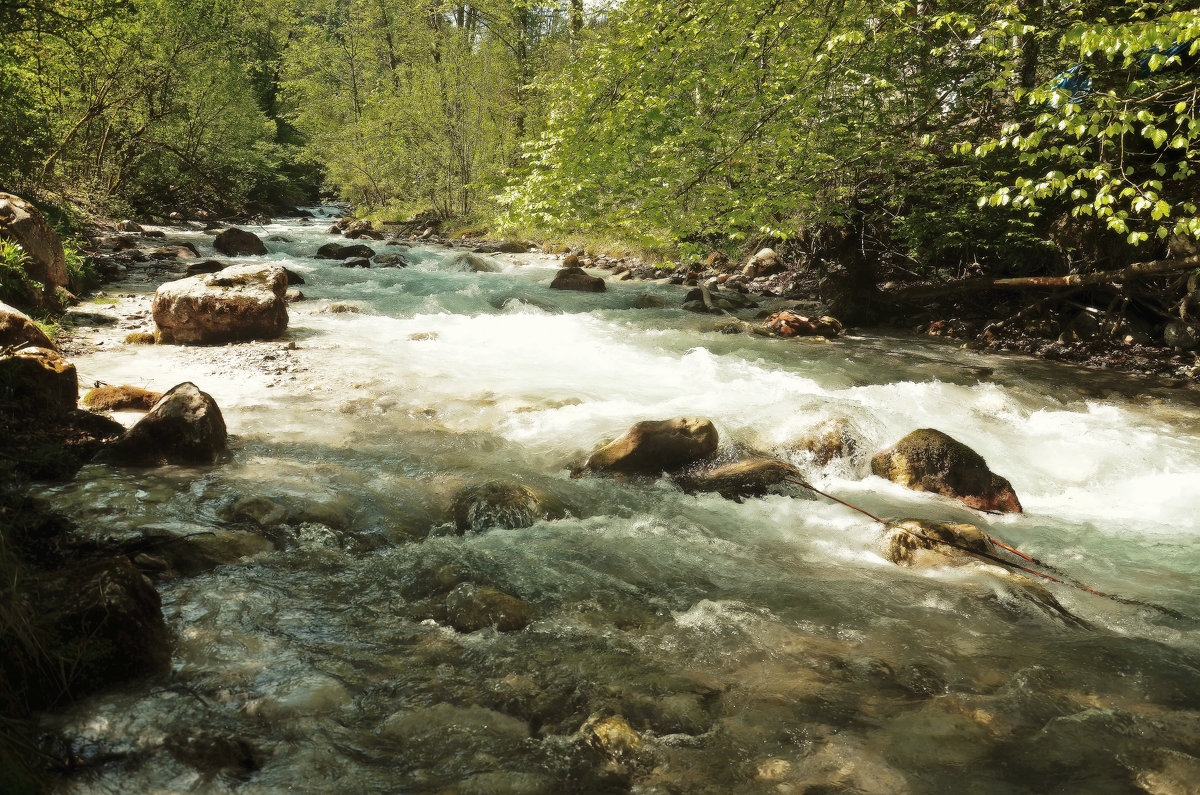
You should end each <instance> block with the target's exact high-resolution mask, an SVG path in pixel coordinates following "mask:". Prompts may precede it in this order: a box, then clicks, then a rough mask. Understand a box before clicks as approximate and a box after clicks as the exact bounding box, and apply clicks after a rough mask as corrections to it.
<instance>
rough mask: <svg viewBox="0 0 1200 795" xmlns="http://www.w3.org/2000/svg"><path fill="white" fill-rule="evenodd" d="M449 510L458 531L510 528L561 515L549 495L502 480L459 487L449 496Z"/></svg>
mask: <svg viewBox="0 0 1200 795" xmlns="http://www.w3.org/2000/svg"><path fill="white" fill-rule="evenodd" d="M450 510H451V513H452V514H453V516H454V525H455V527H456V528H457V529H458V532H460V533H481V532H483V531H485V530H491V529H493V528H507V529H510V530H513V529H517V528H521V527H529V526H531V525H533V524H535V523H537V522H538V521H540V520H542V519H553V518H561V517H562V515H563V510H562V507H561V506H560V505H558V504H557V502H556V501H555V500H554V499H553V498H552V497H550V496H549V495H547V494H544V493H542V492H539V491H535V490H533V489H531V488H529V487H528V486H524V485H522V484H520V483H514V482H512V481H505V480H492V481H488V482H486V483H481V484H477V485H471V486H466V487H465V488H462V489H459V490H458V491H457V492H455V494H454V496H453V497H452V498H451V505H450Z"/></svg>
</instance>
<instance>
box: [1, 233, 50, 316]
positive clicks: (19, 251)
mask: <svg viewBox="0 0 1200 795" xmlns="http://www.w3.org/2000/svg"><path fill="white" fill-rule="evenodd" d="M28 261H29V255H28V254H26V253H25V249H23V248H21V244H20V243H14V242H13V241H11V240H0V301H3V302H4V303H17V304H29V303H33V302H34V298H35V296H36V295H37V294H38V293H39V292H41V291H42V289H43V285H42V283H41V282H39V281H36V280H35V279H33V278H31V277H30V276H29V274H28V273H27V272H26V270H25V265H26V263H28Z"/></svg>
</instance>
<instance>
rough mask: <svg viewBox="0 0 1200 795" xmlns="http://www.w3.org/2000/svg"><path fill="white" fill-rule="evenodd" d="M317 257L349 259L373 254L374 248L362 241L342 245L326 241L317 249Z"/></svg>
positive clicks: (368, 256)
mask: <svg viewBox="0 0 1200 795" xmlns="http://www.w3.org/2000/svg"><path fill="white" fill-rule="evenodd" d="M316 256H317V259H350V258H351V257H366V258H367V259H370V258H371V257H373V256H375V249H373V248H371V247H370V246H368V245H366V244H364V243H358V244H356V245H353V246H343V245H342V244H341V243H326V244H325V245H323V246H321V247H320V248H319V249H317V255H316Z"/></svg>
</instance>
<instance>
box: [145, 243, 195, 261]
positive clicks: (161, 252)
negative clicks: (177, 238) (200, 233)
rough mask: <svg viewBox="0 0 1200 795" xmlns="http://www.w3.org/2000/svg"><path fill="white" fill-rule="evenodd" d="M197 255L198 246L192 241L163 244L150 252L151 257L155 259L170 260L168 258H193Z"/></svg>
mask: <svg viewBox="0 0 1200 795" xmlns="http://www.w3.org/2000/svg"><path fill="white" fill-rule="evenodd" d="M196 256H198V255H197V254H196V247H195V246H193V245H192V244H191V243H182V244H180V245H178V246H163V247H162V248H156V249H154V250H153V251H151V252H150V259H153V260H159V261H162V260H168V259H193V258H195V257H196Z"/></svg>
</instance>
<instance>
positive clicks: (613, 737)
mask: <svg viewBox="0 0 1200 795" xmlns="http://www.w3.org/2000/svg"><path fill="white" fill-rule="evenodd" d="M579 737H580V739H582V740H583V742H584V743H586V744H587V745H588V746H589V747H591V748H594V749H595V750H597V751H599V752H600V753H602V754H604V755H605V756H607V757H609V758H610V759H621V758H623V757H626V756H632V755H633V754H636V753H637V752H638V751H639V750H641V748H642V745H643V744H644V743H643V741H642V736H641V735H640V734H638V733H637V731H636V730H635V729H634V728H633V727H632V726H630V725H629V721H627V720H625V719H624V718H623V717H621V716H620V715H592V716H591V717H590V718H588V719H587V721H586V722H584V724H583V725H582V726H580V727H579Z"/></svg>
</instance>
